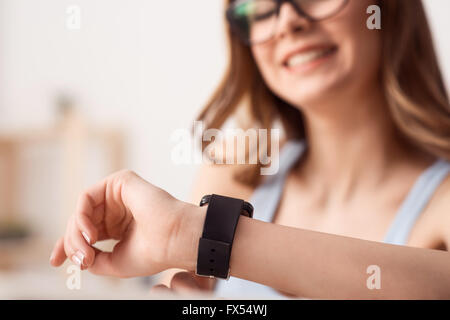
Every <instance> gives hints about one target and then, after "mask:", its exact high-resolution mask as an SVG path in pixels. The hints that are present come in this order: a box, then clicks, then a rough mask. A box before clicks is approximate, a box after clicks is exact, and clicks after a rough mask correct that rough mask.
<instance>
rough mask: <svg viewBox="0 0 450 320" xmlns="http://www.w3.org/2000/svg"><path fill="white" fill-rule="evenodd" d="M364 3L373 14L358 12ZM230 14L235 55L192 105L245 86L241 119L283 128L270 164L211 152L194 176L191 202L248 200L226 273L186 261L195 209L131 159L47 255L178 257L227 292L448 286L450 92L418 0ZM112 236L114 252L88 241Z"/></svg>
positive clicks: (235, 9)
mask: <svg viewBox="0 0 450 320" xmlns="http://www.w3.org/2000/svg"><path fill="white" fill-rule="evenodd" d="M373 4H377V5H379V6H380V8H381V13H382V16H381V23H382V25H381V26H382V29H381V30H369V29H368V28H367V26H366V20H367V18H368V15H367V14H366V11H367V8H368V7H369V6H370V5H373ZM227 16H228V21H229V25H230V34H229V38H230V48H231V62H230V67H229V70H228V72H227V74H226V77H225V80H224V81H223V83H222V84H221V86H220V87H219V89H218V91H217V93H216V94H215V95H214V96H213V99H212V101H211V103H210V104H209V105H208V106H207V108H206V109H205V110H204V111H203V113H202V114H201V116H200V119H201V120H204V121H206V122H207V124H208V127H212V128H218V127H220V126H221V125H222V124H223V123H224V122H225V121H226V120H227V119H229V118H230V117H231V116H233V115H235V114H242V113H243V112H240V111H242V107H240V106H241V104H240V102H241V101H242V100H243V99H244V98H248V99H249V101H250V103H249V105H250V109H249V110H247V111H249V112H248V116H247V120H248V119H250V121H249V122H248V126H252V127H256V126H259V127H262V128H271V127H272V126H273V125H274V123H275V122H276V121H278V120H281V123H282V124H283V127H284V129H285V132H286V142H285V143H284V146H283V149H282V152H281V157H280V170H279V172H278V174H277V175H276V176H275V177H274V178H272V179H267V180H265V179H261V177H260V176H258V174H257V173H258V172H259V170H258V169H259V168H257V167H256V168H254V167H251V168H245V169H246V170H245V171H244V172H243V171H242V169H240V168H236V167H234V166H212V167H211V166H210V167H205V168H204V169H203V170H202V172H201V174H200V177H199V179H198V181H197V184H196V187H195V188H194V195H193V200H194V201H195V202H197V201H198V200H199V199H200V197H201V196H202V195H203V194H209V193H216V194H223V195H228V196H231V197H237V198H243V199H250V198H251V200H250V202H252V203H253V205H254V206H255V213H254V217H255V218H256V219H250V218H247V217H241V218H240V220H239V223H238V226H237V230H236V234H235V240H234V244H233V250H232V253H231V262H230V265H231V275H232V276H233V277H232V279H231V280H230V282H224V281H221V282H219V283H217V284H216V283H214V282H215V281H214V280H209V279H207V280H206V279H205V278H200V277H197V276H193V275H192V271H194V270H195V266H196V254H197V251H196V250H197V248H198V239H199V238H200V235H201V232H202V227H203V222H204V217H205V209H204V208H199V207H197V206H194V205H190V204H187V203H183V202H180V201H178V200H176V199H174V198H172V197H171V196H170V195H168V194H167V193H166V192H165V191H163V190H161V189H158V188H156V187H154V186H153V185H151V184H149V183H147V182H145V181H144V180H142V179H141V178H139V177H138V176H136V175H135V174H134V173H130V172H121V173H118V174H115V175H113V176H111V177H108V178H107V179H106V180H104V181H102V182H100V183H99V184H97V185H95V186H93V187H92V188H91V189H89V190H87V191H86V192H85V193H84V195H83V196H82V197H81V198H80V202H79V206H78V209H77V212H76V214H75V215H74V216H73V217H72V218H71V220H70V221H69V224H68V227H67V231H66V234H65V236H64V237H63V238H61V239H60V240H59V241H58V242H57V244H56V246H55V249H54V251H53V254H52V258H51V263H52V264H53V265H54V266H58V265H61V264H62V263H63V261H64V260H65V259H66V257H69V258H71V259H72V260H73V261H75V262H77V263H79V264H80V265H81V266H82V268H83V269H89V270H91V271H92V272H94V273H98V274H110V275H116V276H122V277H128V276H145V275H151V274H155V273H158V272H160V271H163V270H166V269H168V268H179V269H184V270H187V271H188V272H181V273H177V274H176V275H175V276H174V277H173V279H172V280H171V288H172V289H173V290H185V289H190V288H194V289H200V290H207V291H208V290H216V294H218V295H219V296H223V297H228V296H232V295H233V294H234V293H235V292H239V293H240V297H242V296H247V295H249V296H255V295H256V296H259V295H260V296H262V297H272V298H273V297H277V296H282V295H281V293H283V294H285V295H288V296H295V297H310V298H357V299H361V298H363V299H364V298H388V299H390V298H450V255H449V254H448V252H447V251H446V250H447V248H448V247H449V245H450V232H449V230H450V228H449V227H450V215H449V214H448V208H449V207H450V178H448V173H449V172H450V163H449V162H448V160H449V159H450V139H449V138H450V107H449V101H448V96H447V93H446V91H445V86H444V83H443V80H442V77H441V74H440V70H439V66H438V63H437V59H436V56H435V52H434V49H433V44H432V40H431V35H430V31H429V27H428V24H427V21H426V16H425V13H424V10H423V7H422V3H421V1H420V0H384V1H383V0H381V1H378V2H376V1H369V0H357V1H354V0H348V1H346V0H320V1H319V0H297V1H272V0H245V1H230V3H229V7H228V11H227ZM232 31H233V32H232ZM238 110H239V112H237V113H236V111H238ZM109 238H113V239H119V240H120V242H119V244H118V245H117V246H116V247H115V249H114V251H113V252H112V253H105V252H100V251H98V250H97V249H94V248H93V247H92V246H91V245H92V244H93V243H95V242H96V241H98V240H103V239H109ZM383 242H384V243H383ZM371 266H377V267H379V270H380V272H381V275H382V278H381V279H382V282H381V287H380V288H377V289H373V288H372V289H373V290H370V289H369V288H368V287H370V286H368V283H367V279H368V278H369V276H370V275H368V274H367V270H370V268H371ZM246 280H249V281H246ZM250 281H251V282H250ZM256 283H258V284H256ZM272 288H273V289H272ZM275 290H276V291H275ZM258 293H259V295H258ZM283 296H284V295H283Z"/></svg>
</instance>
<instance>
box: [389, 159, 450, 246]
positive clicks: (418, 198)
mask: <svg viewBox="0 0 450 320" xmlns="http://www.w3.org/2000/svg"><path fill="white" fill-rule="evenodd" d="M449 173H450V163H449V162H448V161H445V160H442V159H439V160H437V161H436V162H435V163H434V164H433V165H432V166H430V167H429V168H428V169H427V170H425V171H424V172H423V173H422V174H421V175H420V176H419V178H418V179H417V181H416V182H415V184H414V185H413V187H412V189H411V191H410V192H409V194H408V196H407V197H406V199H405V201H404V202H403V204H402V205H401V206H400V209H399V211H398V212H397V214H396V216H395V218H394V220H393V222H392V224H391V226H390V228H389V230H388V232H387V234H386V236H385V239H384V242H385V243H390V244H397V245H406V243H407V242H408V238H409V235H410V233H411V231H412V229H413V227H414V225H415V223H416V222H417V220H418V219H419V217H420V214H421V213H422V212H423V211H424V209H425V207H426V206H427V204H428V203H429V202H430V200H431V198H432V197H433V195H434V193H435V192H436V190H437V188H438V187H439V185H440V184H441V183H442V182H443V180H444V179H445V178H446V177H447V175H448V174H449Z"/></svg>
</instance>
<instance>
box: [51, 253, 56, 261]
mask: <svg viewBox="0 0 450 320" xmlns="http://www.w3.org/2000/svg"><path fill="white" fill-rule="evenodd" d="M54 258H55V254H54V253H53V252H52V254H51V255H50V262H52V261H53V259H54Z"/></svg>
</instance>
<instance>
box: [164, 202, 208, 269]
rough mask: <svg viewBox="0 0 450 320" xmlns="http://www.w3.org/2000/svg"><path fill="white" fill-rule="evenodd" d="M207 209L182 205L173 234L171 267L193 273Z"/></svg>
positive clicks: (187, 204)
mask: <svg viewBox="0 0 450 320" xmlns="http://www.w3.org/2000/svg"><path fill="white" fill-rule="evenodd" d="M206 210H207V207H199V206H195V205H193V204H190V203H183V209H182V211H181V213H180V218H179V221H178V226H177V227H176V228H175V229H176V230H175V232H174V234H173V248H172V251H173V253H172V254H171V256H172V258H171V260H172V267H173V268H180V269H184V270H187V271H195V270H196V267H197V255H198V244H199V240H200V238H201V236H202V233H203V225H204V223H205V217H206Z"/></svg>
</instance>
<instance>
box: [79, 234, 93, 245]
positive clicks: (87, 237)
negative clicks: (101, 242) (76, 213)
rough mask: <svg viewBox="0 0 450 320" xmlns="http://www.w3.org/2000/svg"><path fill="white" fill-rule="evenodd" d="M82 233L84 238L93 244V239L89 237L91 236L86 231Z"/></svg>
mask: <svg viewBox="0 0 450 320" xmlns="http://www.w3.org/2000/svg"><path fill="white" fill-rule="evenodd" d="M81 234H82V235H83V237H84V239H85V240H86V241H87V243H88V244H91V239H90V238H89V236H88V235H87V233H86V232H84V231H83V232H81Z"/></svg>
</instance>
